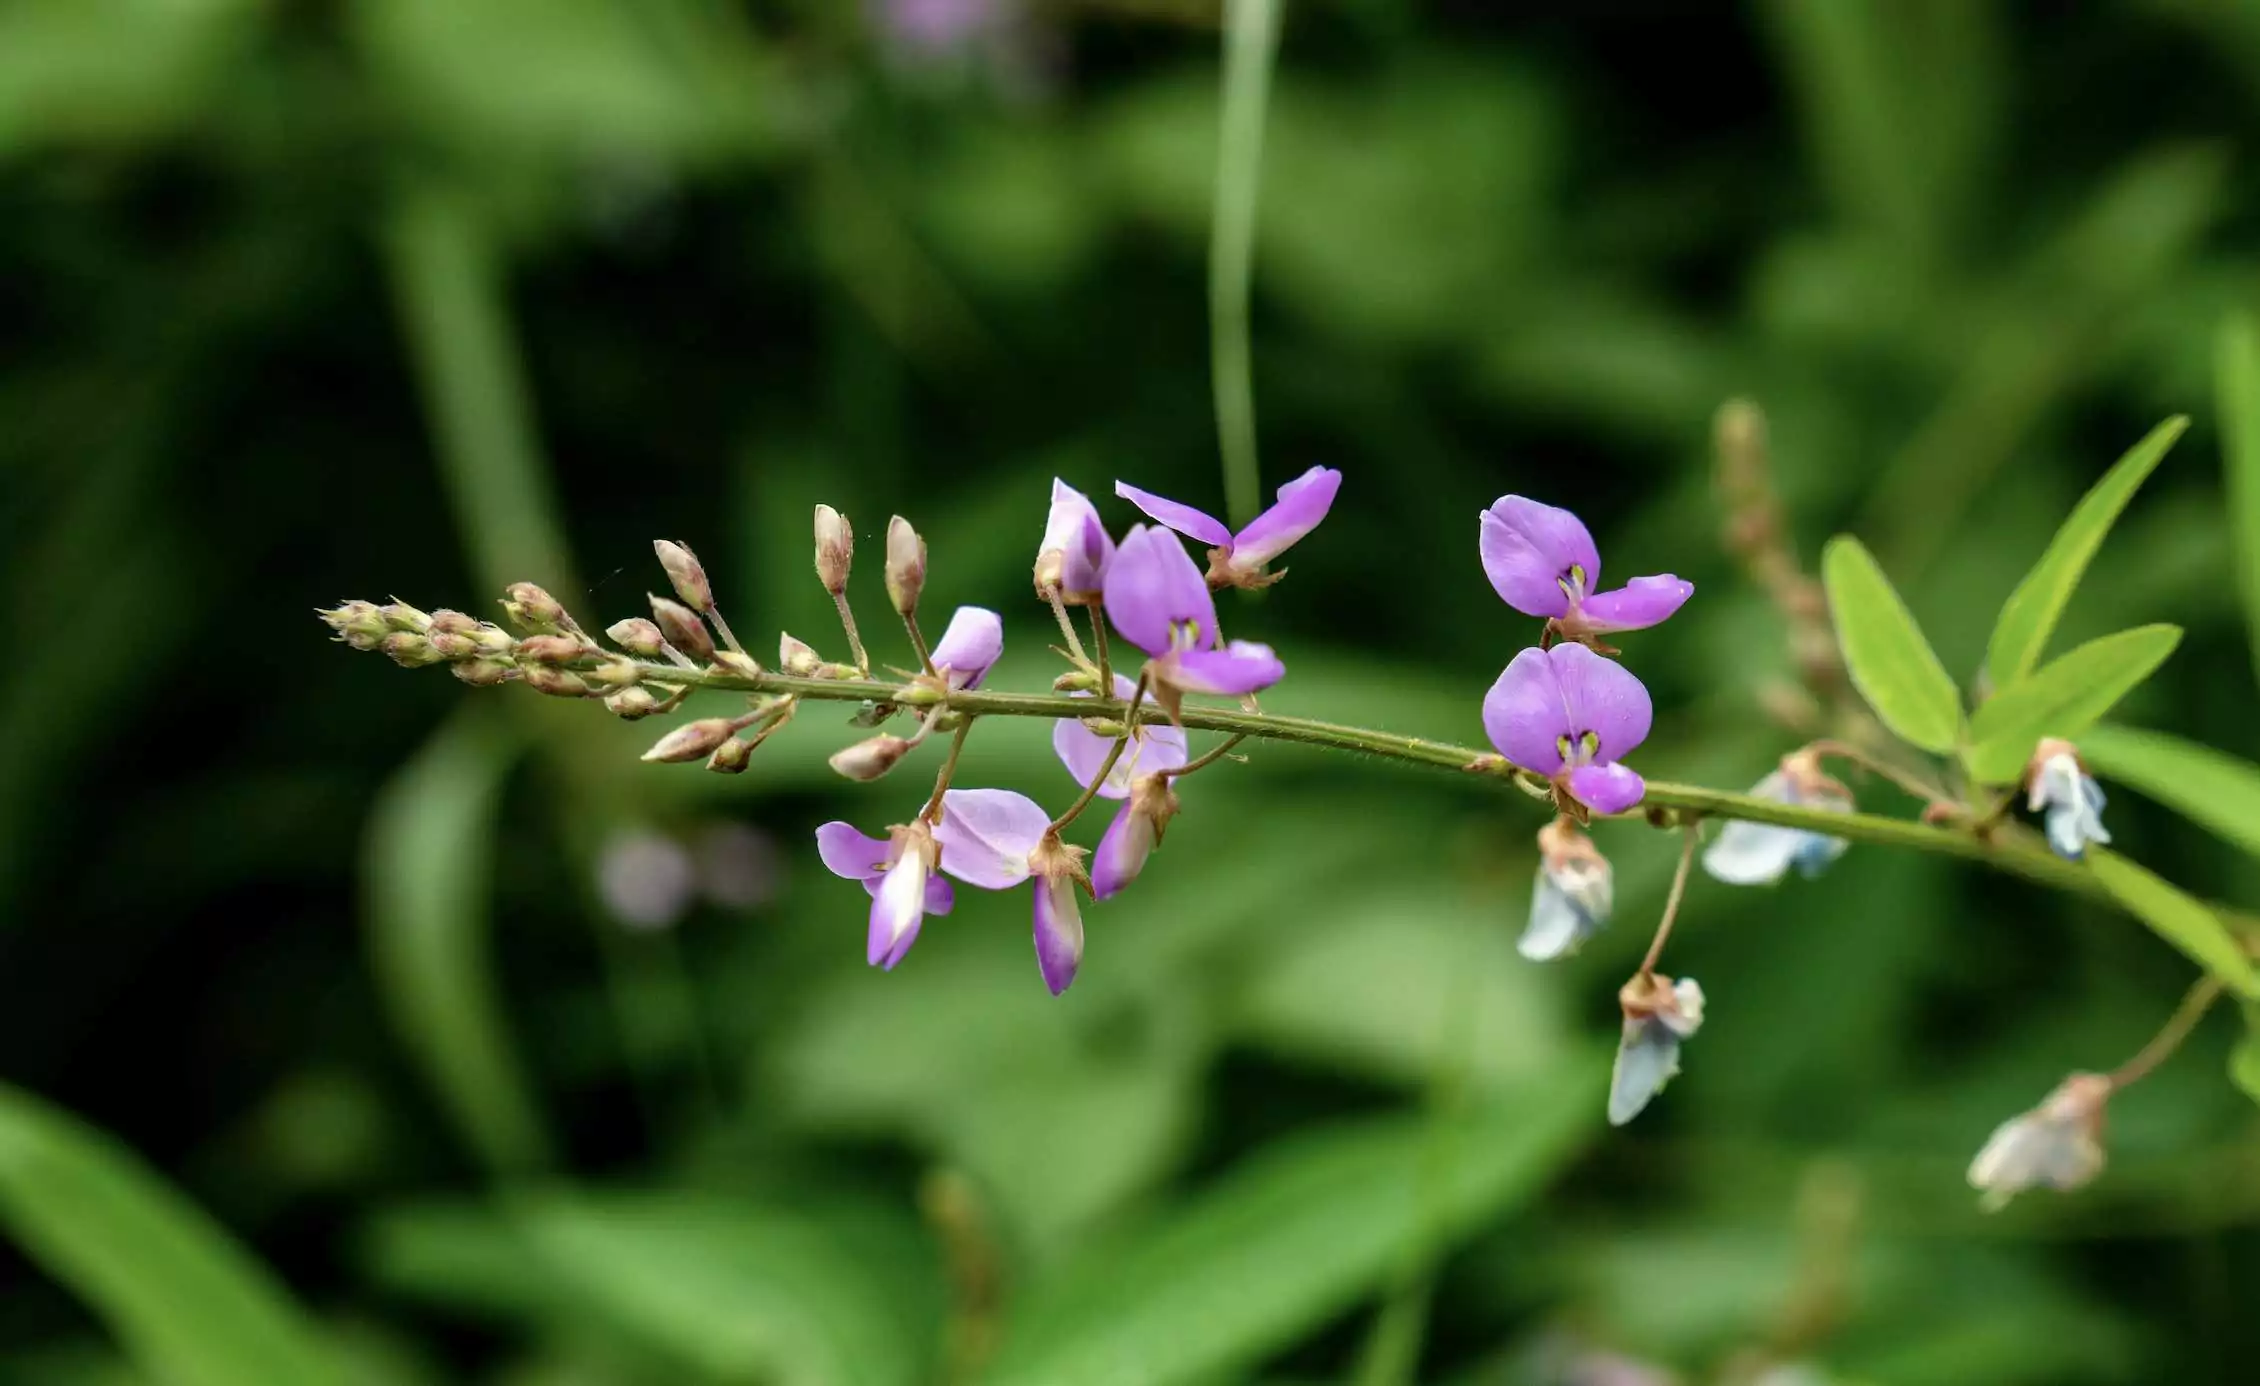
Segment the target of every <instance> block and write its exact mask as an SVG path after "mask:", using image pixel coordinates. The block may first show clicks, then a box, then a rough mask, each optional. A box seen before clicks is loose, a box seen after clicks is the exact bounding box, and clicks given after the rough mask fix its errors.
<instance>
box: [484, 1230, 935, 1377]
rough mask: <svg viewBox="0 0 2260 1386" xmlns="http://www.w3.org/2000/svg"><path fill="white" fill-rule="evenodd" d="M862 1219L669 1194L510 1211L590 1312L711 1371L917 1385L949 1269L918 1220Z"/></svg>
mask: <svg viewBox="0 0 2260 1386" xmlns="http://www.w3.org/2000/svg"><path fill="white" fill-rule="evenodd" d="M855 1216H856V1215H855V1214H853V1213H848V1214H847V1215H846V1216H842V1215H839V1214H838V1213H835V1215H833V1216H829V1217H823V1218H819V1217H816V1216H813V1215H810V1214H809V1213H807V1212H804V1211H802V1210H798V1209H787V1208H782V1207H777V1206H771V1205H766V1204H759V1203H752V1202H748V1201H744V1200H739V1199H733V1198H729V1197H724V1196H718V1195H711V1194H701V1193H666V1194H651V1195H632V1196H622V1195H615V1196H607V1197H602V1198H578V1197H558V1198H549V1197H544V1198H541V1199H538V1200H533V1201H530V1202H527V1203H525V1204H523V1205H520V1206H518V1207H516V1208H515V1209H514V1216H513V1217H512V1219H511V1220H512V1222H513V1223H514V1224H516V1225H517V1226H518V1228H519V1229H520V1230H521V1231H522V1232H523V1233H524V1235H525V1238H526V1242H527V1245H528V1246H530V1247H531V1248H532V1249H533V1250H534V1251H535V1253H536V1254H537V1255H539V1256H540V1257H541V1258H542V1259H543V1260H544V1261H545V1262H546V1263H547V1264H548V1265H549V1267H550V1268H551V1269H552V1270H553V1271H555V1272H556V1273H558V1274H560V1275H562V1276H563V1277H564V1279H565V1281H566V1283H567V1285H568V1287H569V1289H570V1291H571V1292H572V1293H573V1294H574V1295H575V1296H576V1297H578V1299H579V1300H580V1301H581V1302H582V1303H583V1304H584V1305H585V1306H586V1308H587V1309H588V1310H589V1311H591V1312H593V1313H594V1314H596V1315H597V1316H599V1317H601V1318H603V1319H605V1320H607V1321H608V1322H609V1323H610V1325H611V1326H613V1327H615V1328H618V1329H621V1330H623V1331H624V1332H625V1333H626V1335H627V1336H629V1337H630V1338H632V1339H634V1340H636V1341H640V1342H642V1343H645V1344H647V1345H649V1346H650V1347H652V1348H654V1349H657V1350H658V1351H660V1352H662V1353H664V1354H665V1355H666V1356H667V1357H668V1358H669V1359H670V1360H674V1361H678V1362H680V1363H682V1364H684V1365H686V1366H690V1367H693V1368H695V1369H696V1370H697V1371H698V1372H700V1373H701V1375H702V1377H703V1378H704V1379H709V1380H714V1381H722V1382H740V1381H762V1382H772V1383H776V1386H914V1384H915V1383H917V1382H920V1381H924V1380H926V1379H927V1378H928V1376H929V1374H930V1371H931V1365H932V1362H933V1359H934V1357H935V1354H936V1352H937V1350H938V1349H937V1343H938V1337H939V1332H940V1326H941V1307H942V1301H943V1294H942V1290H941V1280H940V1270H939V1266H938V1264H937V1263H936V1262H935V1260H934V1258H933V1257H932V1256H931V1255H929V1254H928V1253H927V1252H926V1250H925V1248H924V1247H923V1246H922V1245H921V1244H920V1243H919V1242H918V1241H916V1240H915V1236H914V1234H910V1233H909V1231H908V1226H907V1224H901V1225H897V1224H894V1223H890V1222H887V1221H885V1220H877V1221H872V1220H864V1221H862V1222H860V1223H858V1222H856V1221H854V1220H853V1219H854V1218H855ZM873 1234H877V1235H873Z"/></svg>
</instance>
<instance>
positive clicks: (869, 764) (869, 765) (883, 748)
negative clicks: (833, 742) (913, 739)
mask: <svg viewBox="0 0 2260 1386" xmlns="http://www.w3.org/2000/svg"><path fill="white" fill-rule="evenodd" d="M909 754H910V743H909V742H907V741H905V740H903V739H902V738H901V737H899V736H895V735H892V734H890V733H887V732H881V733H879V734H878V735H877V736H874V737H871V738H870V739H869V740H866V741H858V742H856V743H855V744H854V745H853V746H850V747H848V748H847V749H846V750H843V751H837V752H835V753H833V756H832V761H831V764H832V768H833V769H834V770H836V771H838V772H839V773H840V774H842V775H845V776H847V777H848V778H849V779H851V780H875V779H877V778H879V777H880V776H881V775H884V774H886V773H887V772H888V771H889V770H892V769H894V768H895V765H896V763H897V762H899V761H900V760H901V759H902V758H903V757H904V756H906V755H909Z"/></svg>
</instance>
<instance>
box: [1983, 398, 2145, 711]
mask: <svg viewBox="0 0 2260 1386" xmlns="http://www.w3.org/2000/svg"><path fill="white" fill-rule="evenodd" d="M2188 427H2189V419H2188V418H2187V417H2185V416H2183V415H2180V414H2176V415H2175V416H2174V417H2172V418H2170V419H2168V420H2166V421H2165V422H2164V423H2162V424H2160V425H2158V426H2157V427H2156V428H2154V429H2151V430H2150V432H2149V434H2148V435H2147V436H2145V437H2144V438H2143V440H2142V441H2141V442H2139V443H2136V444H2135V445H2134V446H2133V447H2131V448H2128V449H2127V451H2126V455H2125V456H2123V457H2121V458H2120V459H2119V460H2118V462H2117V464H2116V465H2114V466H2113V467H2112V468H2111V470H2110V471H2108V472H2106V473H2104V475H2103V479H2102V480H2101V481H2098V482H2096V483H2095V485H2094V487H2093V488H2091V489H2090V490H2089V491H2088V493H2087V494H2086V495H2085V496H2083V497H2081V498H2080V503H2079V504H2078V505H2077V506H2074V507H2073V508H2072V514H2071V518H2070V519H2067V520H2066V521H2064V525H2063V528H2061V529H2059V530H2057V531H2056V537H2055V538H2054V539H2051V540H2050V541H2049V542H2048V550H2047V552H2045V553H2043V554H2041V556H2040V561H2039V562H2038V563H2035V564H2034V565H2033V567H2032V571H2031V572H2029V573H2026V574H2025V576H2024V581H2022V582H2020V583H2018V584H2017V590H2016V591H2014V592H2011V593H2010V594H2009V600H2008V603H2007V604H2006V605H2004V606H2003V607H2002V608H2001V615H2000V618H1999V619H1998V620H1996V621H1995V622H1994V624H1993V638H1992V640H1991V641H1990V642H1989V643H1988V644H1987V646H1986V651H1985V672H1986V675H1987V677H1989V678H1990V679H1992V680H1993V686H1994V687H1995V688H2007V687H2009V686H2010V685H2011V684H2014V683H2016V682H2017V681H2018V680H2019V679H2022V678H2023V677H2024V676H2025V675H2026V674H2028V673H2031V672H2032V667H2033V666H2034V665H2035V664H2038V663H2039V662H2040V656H2041V652H2042V651H2043V650H2045V649H2047V648H2048V637H2049V636H2050V635H2051V634H2052V633H2054V631H2055V629H2056V622H2057V619H2058V618H2059V617H2061V616H2062V615H2063V614H2064V604H2065V603H2067V602H2069V601H2070V600H2071V599H2072V590H2073V589H2074V588H2076V587H2078V586H2079V581H2080V578H2081V576H2082V575H2084V574H2085V573H2086V572H2087V565H2088V561H2089V560H2090V559H2092V558H2094V557H2095V551H2096V550H2097V549H2099V548H2101V547H2102V546H2103V536H2105V535H2106V534H2109V533H2110V532H2111V526H2112V525H2113V524H2114V523H2116V522H2117V520H2118V518H2119V512H2120V511H2122V510H2125V509H2126V508H2127V502H2128V501H2130V500H2132V499H2134V493H2135V492H2136V491H2137V490H2138V489H2140V488H2141V486H2142V483H2143V482H2144V481H2145V480H2146V479H2148V477H2149V476H2150V473H2151V472H2152V471H2154V470H2156V469H2157V466H2158V463H2159V462H2160V461H2161V460H2163V459H2164V457H2165V456H2166V452H2167V450H2168V449H2169V448H2171V447H2173V445H2174V440H2175V439H2177V438H2179V437H2181V436H2182V433H2183V431H2184V430H2186V429H2187V428H2188Z"/></svg>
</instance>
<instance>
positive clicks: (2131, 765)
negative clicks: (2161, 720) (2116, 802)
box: [2079, 725, 2260, 856]
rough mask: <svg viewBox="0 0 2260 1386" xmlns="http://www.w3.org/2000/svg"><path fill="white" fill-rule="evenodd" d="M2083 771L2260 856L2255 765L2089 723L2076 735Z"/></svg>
mask: <svg viewBox="0 0 2260 1386" xmlns="http://www.w3.org/2000/svg"><path fill="white" fill-rule="evenodd" d="M2079 747H2080V755H2081V756H2082V757H2083V758H2084V759H2085V760H2086V761H2087V765H2088V769H2090V770H2092V771H2093V772H2094V773H2095V774H2096V775H2097V776H2098V777H2100V778H2102V779H2105V780H2108V781H2110V782H2112V783H2113V784H2123V785H2125V786H2127V787H2128V788H2130V789H2132V790H2134V791H2135V792H2136V793H2138V794H2143V795H2147V796H2148V797H2150V798H2152V799H2156V800H2157V801H2158V802H2159V803H2161V804H2164V805H2165V806H2166V807H2168V808H2170V809H2172V810H2174V811H2175V812H2176V813H2179V814H2181V815H2182V816H2183V817H2185V818H2188V819H2189V820H2190V821H2192V822H2194V823H2197V824H2199V825H2200V826H2203V827H2205V828H2209V829H2211V830H2212V831H2213V832H2215V833H2217V834H2219V835H2220V836H2221V837H2222V838H2223V839H2224V840H2226V841H2229V842H2233V843H2235V844H2236V845H2237V846H2239V847H2242V848H2243V849H2244V850H2245V851H2247V852H2250V853H2252V854H2253V855H2254V856H2260V765H2254V764H2253V763H2252V762H2251V761H2249V760H2240V759H2238V758H2237V757H2235V756H2232V755H2229V754H2228V753H2227V752H2225V751H2216V750H2214V749H2213V748H2212V747H2210V746H2201V745H2199V744H2197V743H2196V742H2194V741H2189V740H2185V739H2184V738H2182V737H2178V736H2172V735H2169V734H2167V733H2165V732H2157V731H2138V730H2136V729H2135V728H2133V727H2115V726H2108V725H2106V726H2099V727H2089V728H2088V729H2087V730H2086V731H2085V732H2082V733H2081V734H2080V738H2079Z"/></svg>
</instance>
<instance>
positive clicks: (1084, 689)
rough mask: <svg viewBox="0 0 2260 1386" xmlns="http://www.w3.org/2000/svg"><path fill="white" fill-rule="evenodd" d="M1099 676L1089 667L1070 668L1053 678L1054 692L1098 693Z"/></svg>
mask: <svg viewBox="0 0 2260 1386" xmlns="http://www.w3.org/2000/svg"><path fill="white" fill-rule="evenodd" d="M1098 691H1099V676H1098V675H1097V674H1094V673H1092V672H1091V671H1090V670H1088V669H1070V670H1068V671H1067V672H1066V673H1064V674H1061V675H1060V676H1059V677H1058V678H1056V679H1053V680H1052V692H1054V693H1096V692H1098Z"/></svg>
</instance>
